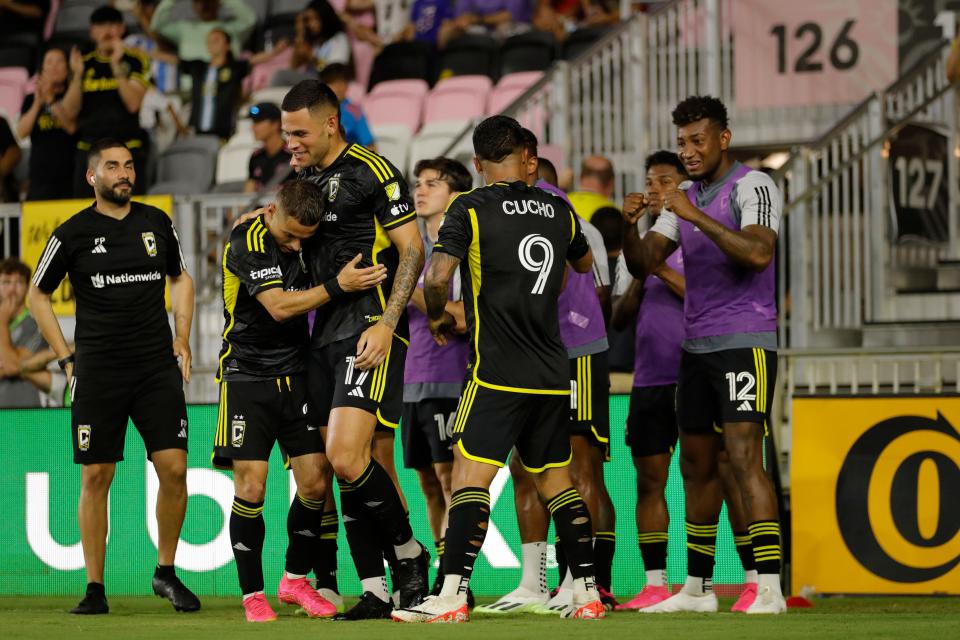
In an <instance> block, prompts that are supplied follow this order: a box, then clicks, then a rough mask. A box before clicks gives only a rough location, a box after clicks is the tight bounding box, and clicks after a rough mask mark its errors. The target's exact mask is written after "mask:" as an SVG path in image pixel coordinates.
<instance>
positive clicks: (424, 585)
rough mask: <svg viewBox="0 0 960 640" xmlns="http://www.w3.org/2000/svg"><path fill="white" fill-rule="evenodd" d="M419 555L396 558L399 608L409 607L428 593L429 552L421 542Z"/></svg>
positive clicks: (417, 602) (420, 600)
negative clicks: (403, 558) (401, 558)
mask: <svg viewBox="0 0 960 640" xmlns="http://www.w3.org/2000/svg"><path fill="white" fill-rule="evenodd" d="M417 544H419V545H420V555H418V556H417V557H416V558H407V559H405V560H397V571H396V576H397V582H396V584H395V588H399V590H400V606H399V607H398V608H400V609H410V608H413V607H415V606H417V605H418V604H420V603H421V602H423V599H424V598H426V597H427V596H428V595H429V593H430V552H429V551H427V548H426V547H425V546H423V544H421V543H419V542H418V543H417Z"/></svg>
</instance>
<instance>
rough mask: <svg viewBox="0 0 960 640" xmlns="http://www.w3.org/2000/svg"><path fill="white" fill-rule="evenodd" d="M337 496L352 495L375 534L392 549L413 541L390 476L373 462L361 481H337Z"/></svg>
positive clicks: (407, 521) (361, 475)
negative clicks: (338, 486)
mask: <svg viewBox="0 0 960 640" xmlns="http://www.w3.org/2000/svg"><path fill="white" fill-rule="evenodd" d="M338 482H339V483H340V495H341V498H340V499H341V500H343V497H342V496H343V495H344V494H345V493H353V494H354V495H355V496H356V497H357V498H359V500H360V501H361V502H362V503H363V505H364V507H366V512H367V513H368V514H370V516H372V518H373V524H374V526H375V527H376V530H377V531H378V532H379V533H380V534H381V535H382V536H386V539H387V540H389V542H390V543H391V544H393V545H394V546H400V545H403V544H406V543H409V542H410V540H411V539H412V538H413V529H411V528H410V518H409V517H408V516H407V512H406V511H405V510H404V508H403V501H401V500H400V494H399V493H398V492H397V487H396V485H394V484H393V480H391V479H390V475H389V474H388V473H387V472H386V471H385V470H384V468H383V467H381V466H380V463H378V462H377V461H376V460H374V459H373V458H371V459H370V462H369V463H368V464H367V468H366V469H364V470H363V473H361V474H360V477H359V478H357V479H356V480H353V481H352V482H350V481H346V480H344V479H339V480H338Z"/></svg>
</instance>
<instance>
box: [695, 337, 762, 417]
mask: <svg viewBox="0 0 960 640" xmlns="http://www.w3.org/2000/svg"><path fill="white" fill-rule="evenodd" d="M776 381H777V353H776V352H775V351H768V350H766V349H760V348H754V349H749V348H744V349H727V350H724V351H716V352H713V353H688V352H687V351H684V352H683V354H682V356H681V358H680V380H679V383H678V385H677V423H678V424H679V426H680V431H685V432H688V433H716V432H717V431H719V429H717V428H716V427H722V425H723V424H724V423H734V422H756V423H758V424H761V425H764V427H766V424H767V423H768V421H769V420H770V407H771V404H772V401H773V390H774V388H775V385H776ZM715 425H716V427H715Z"/></svg>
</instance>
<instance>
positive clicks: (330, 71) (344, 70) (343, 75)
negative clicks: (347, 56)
mask: <svg viewBox="0 0 960 640" xmlns="http://www.w3.org/2000/svg"><path fill="white" fill-rule="evenodd" d="M351 80H353V69H351V68H350V65H347V64H343V63H342V62H332V63H330V64H328V65H327V66H325V67H324V68H323V71H321V72H320V81H321V82H323V83H324V84H330V83H331V82H350V81H351Z"/></svg>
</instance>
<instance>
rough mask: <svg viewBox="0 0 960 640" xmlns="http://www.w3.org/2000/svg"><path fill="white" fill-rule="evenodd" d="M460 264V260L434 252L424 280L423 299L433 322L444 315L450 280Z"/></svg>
mask: <svg viewBox="0 0 960 640" xmlns="http://www.w3.org/2000/svg"><path fill="white" fill-rule="evenodd" d="M459 264H460V260H458V259H457V258H454V257H453V256H451V255H450V254H447V253H441V252H439V251H437V252H434V254H433V258H432V259H431V260H430V268H429V269H427V274H426V276H424V278H423V299H424V302H425V303H426V305H427V316H428V317H429V318H430V319H431V320H438V319H439V318H440V317H441V316H442V315H443V311H444V309H445V308H446V305H447V292H448V290H449V287H450V278H451V277H453V271H454V269H456V268H457V266H459Z"/></svg>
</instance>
